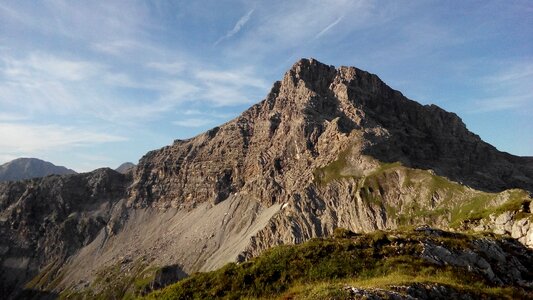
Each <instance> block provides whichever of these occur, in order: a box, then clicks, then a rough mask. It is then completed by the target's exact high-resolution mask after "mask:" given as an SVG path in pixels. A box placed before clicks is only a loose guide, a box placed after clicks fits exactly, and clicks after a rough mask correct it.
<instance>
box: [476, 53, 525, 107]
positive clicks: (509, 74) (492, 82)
mask: <svg viewBox="0 0 533 300" xmlns="http://www.w3.org/2000/svg"><path fill="white" fill-rule="evenodd" d="M532 82H533V62H531V61H520V62H515V63H508V64H506V65H505V66H504V67H502V68H500V70H499V71H497V72H495V73H494V74H491V75H488V76H486V77H482V78H481V79H480V80H478V88H479V89H481V91H482V92H483V93H485V94H486V95H487V97H484V98H482V99H477V100H474V102H473V104H474V106H475V108H474V109H473V111H474V112H491V111H500V110H520V111H521V112H529V113H533V85H532V84H531V83H532Z"/></svg>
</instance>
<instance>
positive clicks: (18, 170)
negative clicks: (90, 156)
mask: <svg viewBox="0 0 533 300" xmlns="http://www.w3.org/2000/svg"><path fill="white" fill-rule="evenodd" d="M52 174H55V175H64V174H76V172H75V171H74V170H71V169H67V168H65V167H62V166H56V165H54V164H52V163H50V162H47V161H44V160H40V159H37V158H17V159H15V160H12V161H10V162H7V163H5V164H3V165H1V166H0V181H9V180H11V181H13V180H22V179H30V178H37V177H44V176H47V175H52Z"/></svg>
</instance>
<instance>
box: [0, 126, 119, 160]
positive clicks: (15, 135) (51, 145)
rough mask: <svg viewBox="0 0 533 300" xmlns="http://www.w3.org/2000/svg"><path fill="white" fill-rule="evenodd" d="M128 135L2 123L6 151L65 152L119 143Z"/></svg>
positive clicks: (0, 146) (2, 145) (2, 143)
mask: <svg viewBox="0 0 533 300" xmlns="http://www.w3.org/2000/svg"><path fill="white" fill-rule="evenodd" d="M125 140H127V138H125V137H122V136H118V135H113V134H109V133H104V132H97V131H91V130H86V129H82V128H76V127H72V126H66V127H65V126H59V125H55V124H47V125H32V124H17V123H6V122H4V123H0V149H2V153H3V154H9V155H11V154H13V155H17V156H20V155H22V154H35V153H38V152H41V151H49V150H55V151H65V150H66V148H70V147H83V146H87V145H94V144H99V143H108V142H120V141H125Z"/></svg>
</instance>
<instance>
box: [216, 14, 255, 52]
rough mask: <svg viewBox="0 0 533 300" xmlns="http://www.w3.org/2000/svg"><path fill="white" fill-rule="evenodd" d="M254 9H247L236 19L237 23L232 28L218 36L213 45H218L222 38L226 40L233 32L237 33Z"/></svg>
mask: <svg viewBox="0 0 533 300" xmlns="http://www.w3.org/2000/svg"><path fill="white" fill-rule="evenodd" d="M254 10H255V9H251V10H250V11H248V12H247V13H246V14H245V15H244V16H242V17H241V18H240V19H239V20H238V21H237V23H235V26H233V28H232V29H231V30H230V31H228V32H227V33H226V34H225V35H224V36H222V37H220V38H219V39H218V40H217V41H216V42H215V44H214V45H215V46H216V45H218V44H219V43H220V42H222V41H223V40H226V39H229V38H231V37H232V36H234V35H235V34H237V33H238V32H239V31H241V29H242V28H243V26H244V25H245V24H246V23H248V21H249V20H250V17H251V16H252V14H253V13H254Z"/></svg>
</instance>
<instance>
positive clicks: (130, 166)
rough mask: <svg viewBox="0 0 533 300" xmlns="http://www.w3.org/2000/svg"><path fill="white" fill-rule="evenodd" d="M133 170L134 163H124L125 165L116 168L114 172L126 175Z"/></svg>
mask: <svg viewBox="0 0 533 300" xmlns="http://www.w3.org/2000/svg"><path fill="white" fill-rule="evenodd" d="M133 168H135V164H134V163H132V162H125V163H123V164H121V165H120V166H118V168H116V169H115V171H117V172H119V173H122V174H126V173H128V172H129V171H132V170H133Z"/></svg>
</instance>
